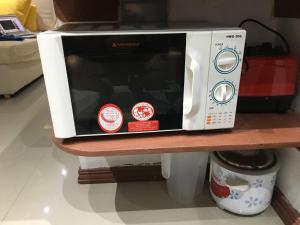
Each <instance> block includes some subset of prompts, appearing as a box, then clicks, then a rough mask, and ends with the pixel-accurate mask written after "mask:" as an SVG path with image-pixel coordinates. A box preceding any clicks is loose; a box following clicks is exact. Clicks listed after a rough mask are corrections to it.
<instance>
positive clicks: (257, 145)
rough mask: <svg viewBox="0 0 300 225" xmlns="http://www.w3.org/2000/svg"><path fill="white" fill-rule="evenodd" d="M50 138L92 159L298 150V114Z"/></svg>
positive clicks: (244, 116)
mask: <svg viewBox="0 0 300 225" xmlns="http://www.w3.org/2000/svg"><path fill="white" fill-rule="evenodd" d="M52 139H53V142H54V143H55V144H56V145H57V147H58V148H60V149H62V150H64V151H66V152H68V153H71V154H74V155H78V156H91V157H92V156H117V155H119V156H121V155H138V154H160V153H179V152H195V151H226V150H229V151H230V150H253V149H274V148H289V147H300V115H299V114H297V113H289V114H253V115H251V114H245V115H239V117H238V118H237V122H236V127H235V128H234V129H232V130H231V131H230V130H226V131H223V130H221V131H208V132H207V131H202V132H174V133H156V134H145V135H127V136H109V137H104V136H98V137H94V138H72V139H66V140H62V139H57V138H55V137H54V135H52Z"/></svg>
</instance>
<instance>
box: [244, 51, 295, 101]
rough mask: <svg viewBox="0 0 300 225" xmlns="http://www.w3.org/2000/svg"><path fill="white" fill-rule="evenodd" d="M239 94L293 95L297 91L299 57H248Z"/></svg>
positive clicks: (248, 95) (247, 95)
mask: <svg viewBox="0 0 300 225" xmlns="http://www.w3.org/2000/svg"><path fill="white" fill-rule="evenodd" d="M246 61H247V62H248V71H246V72H244V70H246V65H245V63H244V65H243V72H242V76H241V82H240V88H239V96H242V97H260V96H292V95H295V91H296V79H297V67H298V59H297V58H296V57H294V56H270V57H269V56H268V57H260V56H259V57H246Z"/></svg>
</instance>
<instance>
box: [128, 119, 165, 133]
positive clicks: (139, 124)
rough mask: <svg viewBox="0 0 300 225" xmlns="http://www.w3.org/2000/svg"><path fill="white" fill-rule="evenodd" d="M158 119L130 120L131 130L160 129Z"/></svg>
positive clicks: (129, 129)
mask: <svg viewBox="0 0 300 225" xmlns="http://www.w3.org/2000/svg"><path fill="white" fill-rule="evenodd" d="M158 129H159V122H158V120H149V121H135V122H128V131H129V132H139V131H151V130H158Z"/></svg>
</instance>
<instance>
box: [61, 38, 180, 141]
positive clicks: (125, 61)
mask: <svg viewBox="0 0 300 225" xmlns="http://www.w3.org/2000/svg"><path fill="white" fill-rule="evenodd" d="M62 39H63V47H64V53H65V61H66V66H67V74H68V81H69V86H70V93H71V100H72V107H73V113H74V119H75V127H76V132H77V135H88V134H101V133H105V131H104V130H102V129H101V127H100V126H99V124H98V112H99V110H100V108H101V107H102V106H104V105H106V104H114V105H116V106H117V107H119V109H120V110H121V111H122V114H123V118H124V121H123V125H122V127H121V129H120V130H119V131H118V132H128V123H129V122H134V121H137V120H136V119H135V118H134V117H133V116H132V108H133V106H134V105H135V104H137V103H140V102H148V103H150V104H151V105H152V106H153V108H154V111H155V113H154V116H153V117H152V118H151V119H150V120H155V121H158V123H159V130H172V129H182V111H183V82H184V62H185V61H184V60H185V34H158V35H126V36H124V35H122V36H121V35H108V36H76V37H73V36H65V37H63V38H62Z"/></svg>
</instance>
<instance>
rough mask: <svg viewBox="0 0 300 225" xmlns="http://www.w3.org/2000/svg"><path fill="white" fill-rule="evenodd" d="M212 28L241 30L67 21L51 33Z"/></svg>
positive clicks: (208, 26)
mask: <svg viewBox="0 0 300 225" xmlns="http://www.w3.org/2000/svg"><path fill="white" fill-rule="evenodd" d="M204 30H205V31H210V30H241V28H238V27H226V26H219V25H215V24H210V23H207V22H180V23H178V22H176V23H156V24H119V23H114V22H101V23H100V22H71V23H65V24H63V25H62V26H60V27H59V28H57V29H56V30H53V31H48V32H50V33H57V32H59V33H60V32H63V33H65V32H66V33H91V32H97V33H99V32H111V33H118V32H122V33H123V32H126V33H127V32H128V33H134V32H164V31H165V32H189V31H204Z"/></svg>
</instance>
